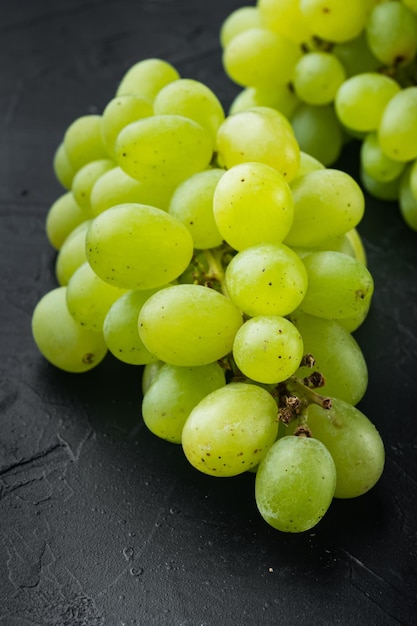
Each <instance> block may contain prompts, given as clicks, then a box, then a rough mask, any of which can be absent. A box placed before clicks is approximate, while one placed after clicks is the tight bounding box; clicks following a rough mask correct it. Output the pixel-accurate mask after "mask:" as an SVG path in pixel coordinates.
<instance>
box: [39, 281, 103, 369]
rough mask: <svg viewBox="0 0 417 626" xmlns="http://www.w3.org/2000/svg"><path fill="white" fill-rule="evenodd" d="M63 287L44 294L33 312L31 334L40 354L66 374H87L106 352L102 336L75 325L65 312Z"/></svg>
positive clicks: (66, 310) (65, 304)
mask: <svg viewBox="0 0 417 626" xmlns="http://www.w3.org/2000/svg"><path fill="white" fill-rule="evenodd" d="M66 291H67V288H66V287H57V288H56V289H53V290H52V291H49V292H48V293H47V294H45V295H44V296H43V297H42V298H41V300H39V302H38V304H37V305H36V307H35V310H34V311H33V316H32V333H33V338H34V340H35V343H36V345H37V347H38V349H39V351H40V352H41V354H42V355H43V356H44V357H45V359H47V360H48V361H49V362H50V363H52V365H54V366H55V367H58V368H60V369H62V370H65V371H67V372H73V373H77V372H86V371H88V370H90V369H92V368H93V367H95V366H96V365H98V364H99V363H100V361H102V360H103V359H104V357H105V356H106V353H107V346H106V344H105V342H104V339H103V335H102V333H98V332H95V331H91V330H88V329H87V328H83V327H82V326H80V324H78V323H77V322H76V321H75V320H74V319H73V317H72V316H71V315H70V313H69V312H68V308H67V301H66Z"/></svg>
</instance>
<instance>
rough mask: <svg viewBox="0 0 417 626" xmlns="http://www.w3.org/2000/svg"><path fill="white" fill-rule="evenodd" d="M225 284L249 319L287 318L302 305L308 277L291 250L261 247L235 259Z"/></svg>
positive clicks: (280, 247)
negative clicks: (266, 316)
mask: <svg viewBox="0 0 417 626" xmlns="http://www.w3.org/2000/svg"><path fill="white" fill-rule="evenodd" d="M225 282H226V288H227V292H228V294H229V297H230V299H231V300H232V302H234V303H235V305H236V306H237V307H239V309H241V310H242V311H244V312H245V313H246V314H247V315H250V316H254V315H280V316H284V315H287V314H288V313H291V311H294V310H295V309H296V308H297V307H298V306H299V305H300V303H301V302H302V300H303V297H304V295H305V293H306V290H307V273H306V271H305V267H304V264H303V262H302V260H301V259H300V258H299V256H298V255H297V254H296V253H295V252H294V251H293V250H291V248H289V247H288V246H285V245H283V244H275V245H274V244H260V245H257V246H252V247H251V248H246V249H245V250H242V251H241V252H239V253H238V254H236V256H234V257H233V258H232V260H231V261H230V263H229V265H228V266H227V268H226V275H225Z"/></svg>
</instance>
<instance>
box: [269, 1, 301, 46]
mask: <svg viewBox="0 0 417 626" xmlns="http://www.w3.org/2000/svg"><path fill="white" fill-rule="evenodd" d="M257 6H258V9H259V13H260V15H261V20H262V24H263V25H264V26H265V28H268V29H269V30H272V31H274V32H276V33H279V34H280V35H284V36H285V37H287V38H288V39H291V40H292V41H295V42H296V43H301V42H306V41H308V40H309V39H311V37H312V33H311V31H310V28H309V25H308V22H306V20H305V19H304V16H303V14H302V13H301V10H300V3H299V0H258V2H257Z"/></svg>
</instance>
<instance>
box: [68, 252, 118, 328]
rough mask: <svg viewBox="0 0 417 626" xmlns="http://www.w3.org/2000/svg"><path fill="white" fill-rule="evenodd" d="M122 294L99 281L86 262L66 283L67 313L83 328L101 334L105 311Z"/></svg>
mask: <svg viewBox="0 0 417 626" xmlns="http://www.w3.org/2000/svg"><path fill="white" fill-rule="evenodd" d="M124 293H125V290H124V289H120V288H119V287H115V286H114V285H110V284H109V283H106V282H104V280H101V278H99V277H98V276H97V274H95V273H94V272H93V270H92V269H91V267H90V265H89V263H87V261H86V262H85V263H83V264H82V265H80V267H79V268H77V269H76V270H75V272H74V274H73V275H72V276H71V278H70V280H69V281H68V285H67V306H68V311H69V312H70V314H71V315H72V317H73V318H74V319H75V321H76V322H78V324H80V325H81V326H83V327H84V328H88V329H89V330H94V331H96V332H102V330H103V323H104V318H105V317H106V315H107V311H108V310H109V309H110V307H111V305H112V304H113V302H115V301H116V300H117V299H118V298H120V296H122V295H123V294H124Z"/></svg>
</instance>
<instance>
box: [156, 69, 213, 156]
mask: <svg viewBox="0 0 417 626" xmlns="http://www.w3.org/2000/svg"><path fill="white" fill-rule="evenodd" d="M154 111H155V115H182V116H183V117H186V118H188V119H190V120H193V121H194V122H196V123H197V124H199V125H200V126H202V127H203V128H204V129H205V130H206V132H207V133H208V134H209V135H210V137H211V139H212V142H213V148H214V147H215V144H216V135H217V131H218V129H219V126H220V124H221V123H222V122H223V120H224V117H225V115H224V110H223V107H222V105H221V103H220V101H219V99H218V98H217V96H216V95H215V93H214V92H213V91H212V90H211V89H209V87H207V86H206V85H204V83H202V82H200V81H198V80H192V79H190V78H181V79H180V80H176V81H175V82H173V83H170V84H169V85H166V87H164V88H163V89H161V91H160V92H159V93H158V95H157V96H156V98H155V101H154Z"/></svg>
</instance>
